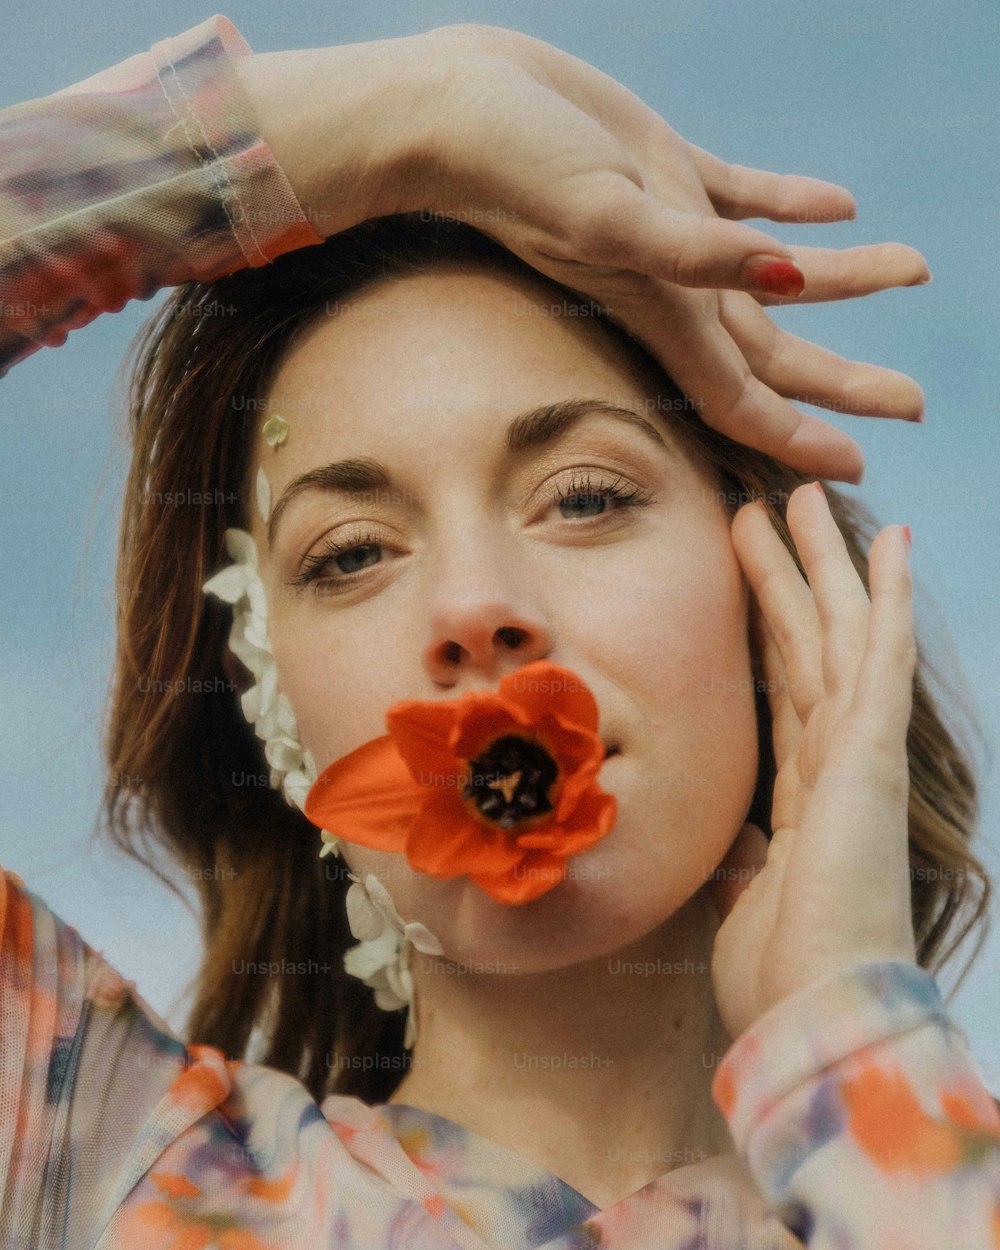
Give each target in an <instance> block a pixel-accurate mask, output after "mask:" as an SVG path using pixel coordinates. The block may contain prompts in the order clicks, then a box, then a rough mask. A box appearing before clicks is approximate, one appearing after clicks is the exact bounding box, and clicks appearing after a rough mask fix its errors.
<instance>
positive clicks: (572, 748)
mask: <svg viewBox="0 0 1000 1250" xmlns="http://www.w3.org/2000/svg"><path fill="white" fill-rule="evenodd" d="M597 722H598V709H597V703H596V701H595V699H594V696H593V695H592V694H591V692H590V691H589V690H588V688H587V686H586V684H585V682H583V680H582V679H581V678H579V677H578V676H577V675H576V674H575V673H573V672H572V671H571V670H570V669H567V668H562V667H560V666H559V665H557V664H552V663H550V662H549V661H548V660H535V661H533V662H532V663H530V664H525V665H522V667H521V668H519V669H517V671H516V672H514V673H511V674H509V675H508V676H506V677H504V678H503V679H502V680H501V682H500V687H499V690H498V691H497V692H495V693H494V692H493V691H478V690H477V691H470V692H469V693H468V694H466V695H463V696H462V697H461V698H460V699H456V700H453V701H451V702H447V703H446V702H442V701H440V700H433V701H427V702H423V701H420V700H416V699H406V700H403V701H402V702H400V703H396V704H395V705H394V706H393V707H391V708H390V709H389V710H388V712H387V713H386V727H387V728H388V730H389V732H388V734H386V735H384V736H383V737H380V738H374V739H372V740H371V741H370V742H366V743H365V744H364V745H363V746H360V747H358V748H357V750H355V751H352V752H350V754H348V755H345V756H343V758H341V759H339V760H335V761H334V762H333V763H332V764H331V765H330V766H329V767H328V768H327V769H325V770H324V771H323V772H322V773H321V774H320V775H319V777H317V779H316V781H315V782H314V783H313V786H312V788H311V789H310V791H309V794H308V795H307V796H306V802H305V809H304V810H305V814H306V816H307V817H308V819H309V820H310V821H311V822H312V823H313V824H314V825H317V826H318V827H320V828H323V829H327V830H329V831H330V832H331V833H335V834H337V836H338V837H340V838H343V839H344V840H345V841H348V842H356V843H357V844H358V845H359V846H367V847H369V848H371V849H372V850H377V851H396V852H402V853H403V854H405V855H406V857H407V859H408V860H409V862H410V863H411V864H412V865H413V867H414V868H415V869H417V871H418V872H424V873H427V874H428V875H429V876H432V877H440V878H452V877H459V876H463V875H465V876H468V877H469V879H470V880H472V881H474V882H475V883H476V885H478V886H479V887H480V888H481V889H482V890H484V891H485V892H486V893H487V894H489V895H490V896H491V897H492V898H495V899H496V900H497V901H498V902H500V903H528V902H530V901H531V900H532V899H535V898H538V897H539V896H540V895H542V894H545V893H546V892H547V891H548V890H551V889H552V888H553V886H555V885H558V884H559V882H560V881H562V880H563V879H564V878H565V875H566V861H567V859H568V858H569V857H570V856H571V855H576V854H578V853H579V852H580V851H585V850H587V849H588V848H590V847H591V846H593V845H594V844H595V843H596V842H599V841H600V840H601V838H603V837H604V835H605V834H606V833H608V832H609V831H610V830H611V828H612V827H613V825H614V823H615V816H616V813H617V800H616V799H615V798H614V796H613V795H611V794H607V793H605V792H604V791H603V790H602V789H601V788H600V786H599V785H598V784H597V780H596V778H597V773H598V770H599V769H600V767H601V764H602V762H603V760H604V744H603V743H602V741H601V739H600V737H598V734H597Z"/></svg>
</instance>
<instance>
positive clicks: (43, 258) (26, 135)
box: [0, 14, 322, 377]
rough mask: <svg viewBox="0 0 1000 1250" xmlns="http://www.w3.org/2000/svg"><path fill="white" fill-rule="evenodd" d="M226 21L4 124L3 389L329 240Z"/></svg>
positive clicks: (16, 108) (36, 104)
mask: <svg viewBox="0 0 1000 1250" xmlns="http://www.w3.org/2000/svg"><path fill="white" fill-rule="evenodd" d="M249 54H250V48H249V45H248V44H247V43H246V41H245V40H244V39H243V37H242V35H240V33H239V31H238V30H237V29H236V27H235V26H234V25H233V24H232V22H230V21H229V19H228V18H225V17H223V16H221V15H219V14H217V15H215V16H214V17H211V18H209V19H207V20H206V21H204V22H202V23H201V24H200V25H198V26H194V27H192V28H191V29H190V30H188V31H185V32H184V33H183V34H180V35H177V36H175V37H173V38H170V39H164V40H161V41H160V42H158V43H156V44H154V45H153V47H152V48H151V49H150V51H149V52H144V53H139V54H137V55H136V56H133V57H130V58H129V59H127V60H125V61H122V62H120V63H119V64H117V65H113V66H111V67H110V68H108V69H106V70H103V71H102V72H100V73H98V74H95V75H94V76H93V77H91V78H87V79H85V80H84V81H83V82H79V83H76V84H75V85H74V86H71V87H67V88H65V89H63V90H62V91H57V92H55V93H54V94H53V95H48V96H44V97H42V98H40V99H37V100H30V101H28V102H26V103H23V104H15V105H12V106H11V107H9V108H6V109H3V110H0V377H2V376H3V375H4V374H6V373H7V372H8V371H9V370H10V368H11V367H12V366H13V365H14V364H16V363H18V362H19V361H21V360H23V359H24V358H25V357H26V356H29V355H30V354H31V353H32V352H34V351H37V349H38V348H39V347H42V346H50V347H58V346H60V345H61V344H62V343H64V342H65V341H66V336H67V334H68V332H69V331H70V330H73V329H75V328H77V327H79V326H83V325H86V324H88V322H90V321H93V319H94V318H95V317H97V316H99V315H100V314H101V313H104V312H117V311H119V310H120V309H121V308H122V307H123V306H124V305H125V304H126V303H127V302H128V301H129V300H131V299H148V298H149V297H150V296H151V295H153V294H154V293H155V292H156V291H157V290H159V289H160V288H161V287H165V286H176V285H178V284H179V283H182V282H186V281H190V280H192V279H211V278H216V277H220V276H222V275H223V274H227V273H231V272H233V271H234V270H237V269H243V268H248V267H258V266H260V265H265V264H267V263H268V262H269V261H271V260H274V258H275V257H277V256H280V255H281V254H282V253H284V252H289V251H292V250H294V249H295V248H299V247H305V246H308V245H311V244H315V243H320V242H322V238H321V236H320V235H318V234H317V233H316V231H315V230H314V229H313V227H312V225H311V224H310V222H309V220H308V218H307V217H306V215H305V214H304V213H303V211H302V208H301V206H300V205H299V202H298V200H297V199H296V196H295V193H294V191H293V190H292V187H291V184H290V183H289V181H288V178H287V177H286V176H285V173H284V172H283V170H282V169H281V167H280V166H279V165H278V163H277V161H276V160H275V158H274V154H273V153H272V151H271V149H270V148H269V147H268V145H267V143H266V142H265V141H264V139H263V138H262V136H261V133H260V128H259V123H258V120H257V117H256V114H255V112H254V109H253V106H252V104H251V102H250V99H249V97H248V96H247V94H246V92H245V90H244V89H243V87H242V85H241V83H240V81H239V77H238V75H237V73H236V70H235V68H234V62H235V60H236V59H237V58H239V57H243V56H247V55H249Z"/></svg>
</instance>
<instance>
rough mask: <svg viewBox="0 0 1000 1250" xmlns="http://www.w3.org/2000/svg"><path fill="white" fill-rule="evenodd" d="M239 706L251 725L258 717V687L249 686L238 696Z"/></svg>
mask: <svg viewBox="0 0 1000 1250" xmlns="http://www.w3.org/2000/svg"><path fill="white" fill-rule="evenodd" d="M240 706H241V707H242V708H243V715H244V716H245V717H246V718H247V720H248V721H249V722H250V724H251V725H252V724H253V723H254V721H256V720H257V719H258V717H259V716H260V686H251V687H250V689H249V690H244V691H243V693H242V694H241V695H240Z"/></svg>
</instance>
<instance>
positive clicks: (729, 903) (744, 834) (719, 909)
mask: <svg viewBox="0 0 1000 1250" xmlns="http://www.w3.org/2000/svg"><path fill="white" fill-rule="evenodd" d="M768 849H769V844H768V840H767V836H766V835H765V833H764V831H763V830H762V829H760V828H759V827H758V826H757V825H752V824H750V822H749V821H748V822H747V823H746V824H744V826H743V828H742V829H740V831H739V833H738V834H737V835H736V837H735V838H734V839H733V844H732V846H730V848H729V850H728V851H727V852H726V854H725V855H724V856H723V858H722V862H721V863H720V864H719V865H718V867H716V868H715V869H714V870H713V872H712V875H711V877H710V878H709V880H708V896H709V898H710V899H711V901H712V906H713V907H714V908H715V911H716V914H717V915H718V917H719V924H720V925H721V924H722V922H723V921H724V920H725V918H726V917H727V916H728V915H729V913H730V912H731V911H732V910H733V908H734V907H735V906H736V903H737V900H738V899H739V897H740V895H741V894H742V893H743V892H744V891H745V890H748V889H749V888H750V885H751V883H752V882H753V880H754V878H755V877H756V876H757V874H758V873H759V872H760V871H761V869H762V868H763V867H764V865H765V864H766V863H767V854H768Z"/></svg>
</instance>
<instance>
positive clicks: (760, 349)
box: [719, 291, 924, 421]
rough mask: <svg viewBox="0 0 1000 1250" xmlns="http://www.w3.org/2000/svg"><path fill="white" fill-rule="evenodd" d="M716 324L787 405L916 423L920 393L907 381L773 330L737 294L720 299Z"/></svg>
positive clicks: (744, 297)
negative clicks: (789, 402) (792, 402)
mask: <svg viewBox="0 0 1000 1250" xmlns="http://www.w3.org/2000/svg"><path fill="white" fill-rule="evenodd" d="M719 305H720V309H721V317H722V324H723V325H724V326H725V327H726V329H727V330H728V331H729V334H730V335H731V336H732V338H733V341H734V342H735V343H736V345H737V346H738V347H739V348H740V350H741V351H742V352H743V355H744V357H745V358H746V361H747V363H748V364H749V365H750V368H751V369H752V370H753V371H754V373H755V374H756V376H757V377H758V378H760V380H761V381H762V382H766V383H767V385H768V386H770V387H771V389H772V390H774V391H777V393H778V394H779V395H784V396H785V397H786V398H788V399H795V400H798V401H799V402H800V403H804V404H816V405H817V406H818V407H821V408H832V409H833V410H834V411H835V412H847V413H851V414H852V415H853V416H857V417H874V416H878V417H891V418H894V419H897V420H901V421H919V420H921V419H922V418H923V413H924V392H923V391H922V390H921V388H920V387H919V386H918V385H917V383H916V382H914V380H913V379H912V378H911V377H908V376H907V375H906V374H905V373H900V372H898V371H897V370H895V369H883V368H882V367H881V366H879V365H869V364H865V363H863V362H862V361H855V360H845V359H844V357H843V356H838V355H837V354H836V352H831V351H827V350H826V348H823V347H817V346H816V344H814V343H810V342H808V341H807V340H806V339H801V338H797V337H796V336H795V335H793V334H789V333H788V332H787V331H785V330H782V329H781V328H780V326H777V325H775V323H774V322H773V321H772V320H771V318H770V317H769V316H768V315H767V313H765V312H764V311H763V309H761V308H760V307H758V305H757V303H756V302H755V301H754V299H753V298H752V297H748V296H747V295H746V294H745V293H743V292H739V293H737V292H733V291H724V292H721V293H720V298H719Z"/></svg>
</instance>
